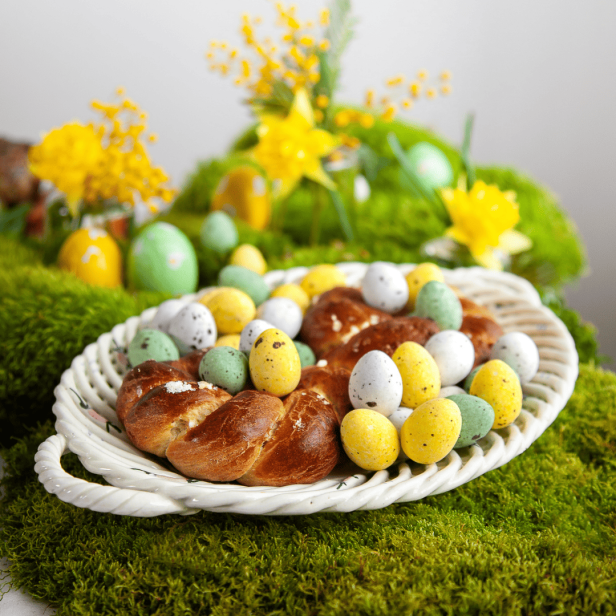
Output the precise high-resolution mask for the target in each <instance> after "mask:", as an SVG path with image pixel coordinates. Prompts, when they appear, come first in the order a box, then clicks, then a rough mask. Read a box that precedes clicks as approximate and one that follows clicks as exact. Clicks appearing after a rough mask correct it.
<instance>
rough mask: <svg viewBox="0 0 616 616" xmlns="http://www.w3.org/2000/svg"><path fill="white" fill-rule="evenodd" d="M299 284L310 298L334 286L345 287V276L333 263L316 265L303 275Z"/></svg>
mask: <svg viewBox="0 0 616 616" xmlns="http://www.w3.org/2000/svg"><path fill="white" fill-rule="evenodd" d="M300 286H301V287H302V289H304V291H306V293H307V294H308V297H310V298H312V297H314V296H315V295H321V293H325V291H329V290H330V289H333V288H334V287H345V286H346V276H345V275H344V273H343V272H342V271H340V270H339V269H338V268H337V267H336V266H335V265H327V264H325V265H317V266H316V267H313V268H312V269H311V270H310V271H309V272H308V273H307V274H306V275H305V276H304V278H303V280H302V282H301V285H300Z"/></svg>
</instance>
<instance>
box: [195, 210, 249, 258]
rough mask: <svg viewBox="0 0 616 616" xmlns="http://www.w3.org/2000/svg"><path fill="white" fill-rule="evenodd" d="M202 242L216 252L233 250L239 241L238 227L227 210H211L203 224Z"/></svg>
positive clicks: (222, 252)
mask: <svg viewBox="0 0 616 616" xmlns="http://www.w3.org/2000/svg"><path fill="white" fill-rule="evenodd" d="M199 236H200V239H201V244H203V246H204V247H205V248H209V249H211V250H213V251H215V252H219V253H221V254H224V253H226V252H229V251H230V250H233V249H234V248H235V247H236V246H237V244H238V242H239V236H238V234H237V228H236V226H235V223H234V222H233V220H232V218H231V217H230V216H229V215H228V214H225V212H211V213H210V214H208V215H207V216H206V217H205V218H204V219H203V223H202V224H201V231H200V235H199Z"/></svg>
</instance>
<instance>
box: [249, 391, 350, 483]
mask: <svg viewBox="0 0 616 616" xmlns="http://www.w3.org/2000/svg"><path fill="white" fill-rule="evenodd" d="M284 407H285V414H284V417H282V419H281V421H280V423H279V424H278V426H277V427H276V432H275V437H274V438H271V439H270V440H268V441H266V442H265V444H264V445H263V450H262V451H261V454H260V455H259V457H258V458H257V459H256V460H255V463H254V465H253V466H252V468H251V469H250V470H249V471H248V472H246V473H245V474H244V475H243V476H242V477H240V478H239V479H238V481H239V482H240V483H241V484H244V485H247V486H286V485H291V484H296V483H314V482H315V481H318V480H319V479H322V478H323V477H326V476H327V475H329V473H330V472H331V471H332V470H333V469H334V467H335V466H336V464H337V463H338V459H339V457H340V451H341V445H340V439H339V436H338V427H339V425H340V424H339V421H338V416H337V414H336V411H335V410H334V407H333V406H332V405H331V404H330V403H329V402H327V401H326V400H324V399H323V397H322V396H320V395H319V394H317V393H316V392H314V391H310V390H306V389H296V390H295V391H294V392H292V393H291V394H289V395H288V396H287V397H286V398H285V400H284ZM307 435H308V436H307Z"/></svg>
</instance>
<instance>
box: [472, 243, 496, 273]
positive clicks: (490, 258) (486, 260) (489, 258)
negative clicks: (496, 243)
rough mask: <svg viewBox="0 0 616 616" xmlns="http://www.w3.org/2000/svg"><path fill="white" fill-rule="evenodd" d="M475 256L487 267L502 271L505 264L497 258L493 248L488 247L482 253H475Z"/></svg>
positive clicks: (478, 261) (480, 263) (476, 259)
mask: <svg viewBox="0 0 616 616" xmlns="http://www.w3.org/2000/svg"><path fill="white" fill-rule="evenodd" d="M473 258H474V259H475V261H477V263H479V265H481V266H482V267H486V268H487V269H491V270H497V271H501V270H502V269H503V264H502V263H501V262H500V261H499V260H498V259H497V258H496V256H495V255H494V251H493V250H492V249H491V248H486V249H485V251H484V252H482V253H481V254H473Z"/></svg>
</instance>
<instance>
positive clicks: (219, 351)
mask: <svg viewBox="0 0 616 616" xmlns="http://www.w3.org/2000/svg"><path fill="white" fill-rule="evenodd" d="M199 378H200V379H201V380H202V381H207V382H208V383H212V385H216V386H217V387H220V388H221V389H224V390H225V391H226V392H227V393H230V394H231V395H232V396H235V394H239V393H240V391H242V389H244V387H246V381H247V380H248V359H246V355H244V353H242V352H241V351H238V350H237V349H234V348H232V347H228V346H219V347H214V348H213V349H210V350H209V351H208V352H207V353H206V354H205V355H204V356H203V359H202V360H201V363H200V364H199Z"/></svg>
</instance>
